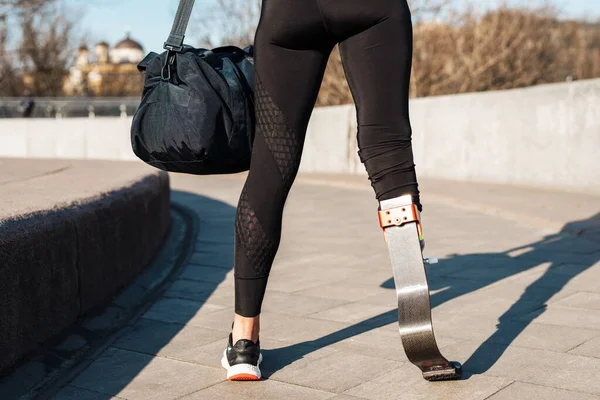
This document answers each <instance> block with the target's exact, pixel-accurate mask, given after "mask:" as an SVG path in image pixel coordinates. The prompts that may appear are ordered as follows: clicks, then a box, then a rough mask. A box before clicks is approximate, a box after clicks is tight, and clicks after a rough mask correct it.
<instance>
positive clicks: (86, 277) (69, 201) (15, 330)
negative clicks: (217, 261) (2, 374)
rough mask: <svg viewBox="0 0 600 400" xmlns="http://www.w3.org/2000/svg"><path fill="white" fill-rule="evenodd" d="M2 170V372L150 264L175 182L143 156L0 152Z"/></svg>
mask: <svg viewBox="0 0 600 400" xmlns="http://www.w3.org/2000/svg"><path fill="white" fill-rule="evenodd" d="M0 170H1V171H3V174H2V175H3V176H2V178H0V198H1V199H2V207H1V208H0V354H2V355H3V356H2V358H0V371H2V370H5V369H6V368H8V367H10V366H11V365H13V364H14V363H15V362H16V361H18V360H19V359H20V358H22V357H23V356H24V355H26V354H28V353H30V352H31V351H32V350H34V349H35V348H37V347H38V346H39V345H40V344H41V343H42V342H44V341H46V340H48V339H49V338H52V337H53V336H55V335H56V334H58V333H60V332H61V331H63V330H64V329H66V328H67V327H69V326H70V325H72V324H73V323H74V322H75V321H76V320H77V319H78V318H79V317H81V316H82V315H85V314H86V313H88V312H89V311H90V310H91V309H93V308H95V307H97V306H100V305H102V304H104V303H105V302H106V301H107V300H108V299H109V298H111V297H112V296H113V295H115V294H116V293H117V292H118V291H119V289H121V288H123V287H124V286H125V285H127V284H128V283H129V282H131V281H132V280H133V278H134V277H135V276H136V275H137V274H138V273H139V272H141V271H142V270H143V269H144V267H145V266H146V265H148V264H149V263H150V261H151V260H152V258H153V257H154V255H155V253H156V251H157V250H158V249H159V248H160V246H161V243H162V241H163V238H164V237H165V234H166V233H167V231H168V228H169V221H170V219H169V215H170V214H169V204H170V190H169V178H168V175H167V174H166V173H163V172H160V171H157V170H154V169H152V168H150V167H147V166H145V165H144V164H141V163H127V162H101V161H64V160H61V161H58V160H35V161H34V160H30V159H27V160H25V159H0Z"/></svg>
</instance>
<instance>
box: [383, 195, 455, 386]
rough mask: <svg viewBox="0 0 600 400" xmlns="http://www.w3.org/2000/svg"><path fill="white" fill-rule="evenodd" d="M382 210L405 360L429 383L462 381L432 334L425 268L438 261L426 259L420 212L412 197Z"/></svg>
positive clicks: (391, 202) (396, 200) (392, 201)
mask: <svg viewBox="0 0 600 400" xmlns="http://www.w3.org/2000/svg"><path fill="white" fill-rule="evenodd" d="M380 209H381V211H379V222H380V225H381V228H382V229H383V231H384V234H385V237H386V242H387V245H388V249H389V252H390V260H391V263H392V269H393V272H394V282H395V284H396V295H397V296H398V324H399V326H400V337H401V339H402V344H403V346H404V351H405V352H406V356H407V357H408V359H409V360H410V361H411V362H412V363H413V364H414V365H416V366H417V367H419V368H420V369H421V371H422V372H423V378H425V379H426V380H428V381H445V380H455V379H460V378H461V372H462V370H461V366H460V364H459V363H456V362H450V361H448V360H447V359H446V358H445V357H444V356H443V355H442V354H441V353H440V350H439V349H438V346H437V343H436V341H435V336H434V334H433V325H432V322H431V303H430V299H429V285H428V284H427V276H426V274H425V264H426V263H435V262H437V260H435V259H432V260H429V259H426V260H424V259H423V253H422V248H421V242H420V239H421V238H422V228H421V220H420V214H419V210H418V209H417V207H416V206H415V205H414V204H413V201H412V197H411V196H410V195H408V196H402V197H397V198H394V199H390V200H384V201H382V202H381V203H380Z"/></svg>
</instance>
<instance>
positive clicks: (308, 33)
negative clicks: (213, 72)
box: [233, 0, 333, 342]
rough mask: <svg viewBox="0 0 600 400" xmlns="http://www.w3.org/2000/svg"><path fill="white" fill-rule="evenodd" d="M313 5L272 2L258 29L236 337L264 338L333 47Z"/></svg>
mask: <svg viewBox="0 0 600 400" xmlns="http://www.w3.org/2000/svg"><path fill="white" fill-rule="evenodd" d="M309 3H310V2H306V3H304V2H302V3H299V2H296V1H288V0H273V1H270V0H267V1H265V2H264V4H263V10H262V15H261V21H260V23H259V27H258V31H257V34H256V41H255V54H256V89H255V90H256V92H255V96H256V137H255V139H254V147H253V151H252V162H251V166H250V171H249V174H248V178H247V180H246V184H245V185H244V188H243V191H242V194H241V197H240V200H239V204H238V209H237V217H236V222H235V257H234V258H235V312H236V314H237V316H236V324H235V325H234V332H233V333H234V342H235V340H236V339H240V338H244V339H251V340H254V341H255V340H256V339H257V335H258V328H257V324H258V318H257V316H258V315H259V314H260V311H261V305H262V301H263V297H264V294H265V289H266V285H267V279H268V276H269V272H270V269H271V265H272V263H273V259H274V258H275V254H276V253H277V249H278V247H279V241H280V237H281V223H282V221H281V220H282V214H283V207H284V203H285V201H286V198H287V195H288V193H289V191H290V188H291V186H292V183H293V181H294V179H295V176H296V173H297V171H298V167H299V165H300V157H301V152H302V147H303V144H304V137H305V133H306V128H307V125H308V120H309V118H310V114H311V112H312V109H313V107H314V103H315V101H316V96H317V94H318V91H319V87H320V84H321V80H322V77H323V72H324V70H325V66H326V64H327V59H328V57H329V54H330V52H331V49H332V47H333V46H332V45H330V44H327V41H326V40H324V35H325V33H326V32H325V30H324V28H323V27H322V26H321V24H320V14H319V13H318V8H315V7H316V3H315V4H314V7H313V6H311V5H310V4H309ZM236 325H237V326H236Z"/></svg>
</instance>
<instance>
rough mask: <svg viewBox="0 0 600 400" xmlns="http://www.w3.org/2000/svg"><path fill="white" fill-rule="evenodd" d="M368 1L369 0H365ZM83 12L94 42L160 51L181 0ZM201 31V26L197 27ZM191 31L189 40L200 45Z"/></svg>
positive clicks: (592, 0)
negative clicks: (126, 41) (133, 43)
mask: <svg viewBox="0 0 600 400" xmlns="http://www.w3.org/2000/svg"><path fill="white" fill-rule="evenodd" d="M365 1H366V0H365ZM471 1H472V2H474V3H476V4H479V5H481V4H483V5H485V4H486V3H488V4H492V3H495V2H496V0H471ZM67 2H68V4H70V5H71V7H72V8H74V9H76V10H77V12H78V13H79V14H78V15H81V16H82V17H81V18H80V24H79V26H78V29H79V30H80V31H81V33H83V34H85V35H86V36H87V37H88V38H89V40H88V44H89V45H93V44H95V43H97V42H99V41H101V40H104V41H107V42H108V43H109V44H110V45H115V44H116V43H117V42H118V41H119V40H121V39H123V38H124V37H125V31H126V29H129V30H130V31H131V37H132V39H135V40H137V41H138V42H140V43H141V44H142V45H143V47H144V50H146V51H160V50H161V49H162V45H163V43H164V41H165V40H166V38H167V37H168V36H169V31H170V30H171V25H172V24H173V17H174V15H175V11H176V10H177V4H178V1H177V0H67ZM528 2H531V0H512V1H511V3H516V4H527V3H528ZM553 2H554V3H555V4H557V5H558V6H559V7H561V9H562V10H564V11H565V13H566V14H567V15H568V16H569V17H584V18H600V1H599V0H554V1H553ZM212 4H213V0H196V5H195V8H194V15H199V14H200V13H202V8H209V7H211V6H212ZM192 30H193V31H195V32H196V34H198V33H199V32H201V27H193V28H192ZM197 40H198V39H197V38H195V37H194V34H193V33H191V34H190V35H188V37H187V40H186V43H189V44H191V45H198V43H197Z"/></svg>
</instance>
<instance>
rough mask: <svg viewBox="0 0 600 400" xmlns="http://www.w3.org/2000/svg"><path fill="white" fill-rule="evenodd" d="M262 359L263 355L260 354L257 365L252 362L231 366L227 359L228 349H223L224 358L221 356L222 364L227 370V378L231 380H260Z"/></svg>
mask: <svg viewBox="0 0 600 400" xmlns="http://www.w3.org/2000/svg"><path fill="white" fill-rule="evenodd" d="M262 359H263V356H262V354H260V355H259V356H258V365H256V366H254V365H251V364H237V365H234V366H230V365H229V361H228V360H227V350H225V351H223V358H221V365H222V366H223V368H225V369H226V370H227V379H228V380H230V381H259V380H260V378H261V377H262V375H261V373H260V368H259V366H260V363H261V362H262Z"/></svg>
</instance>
